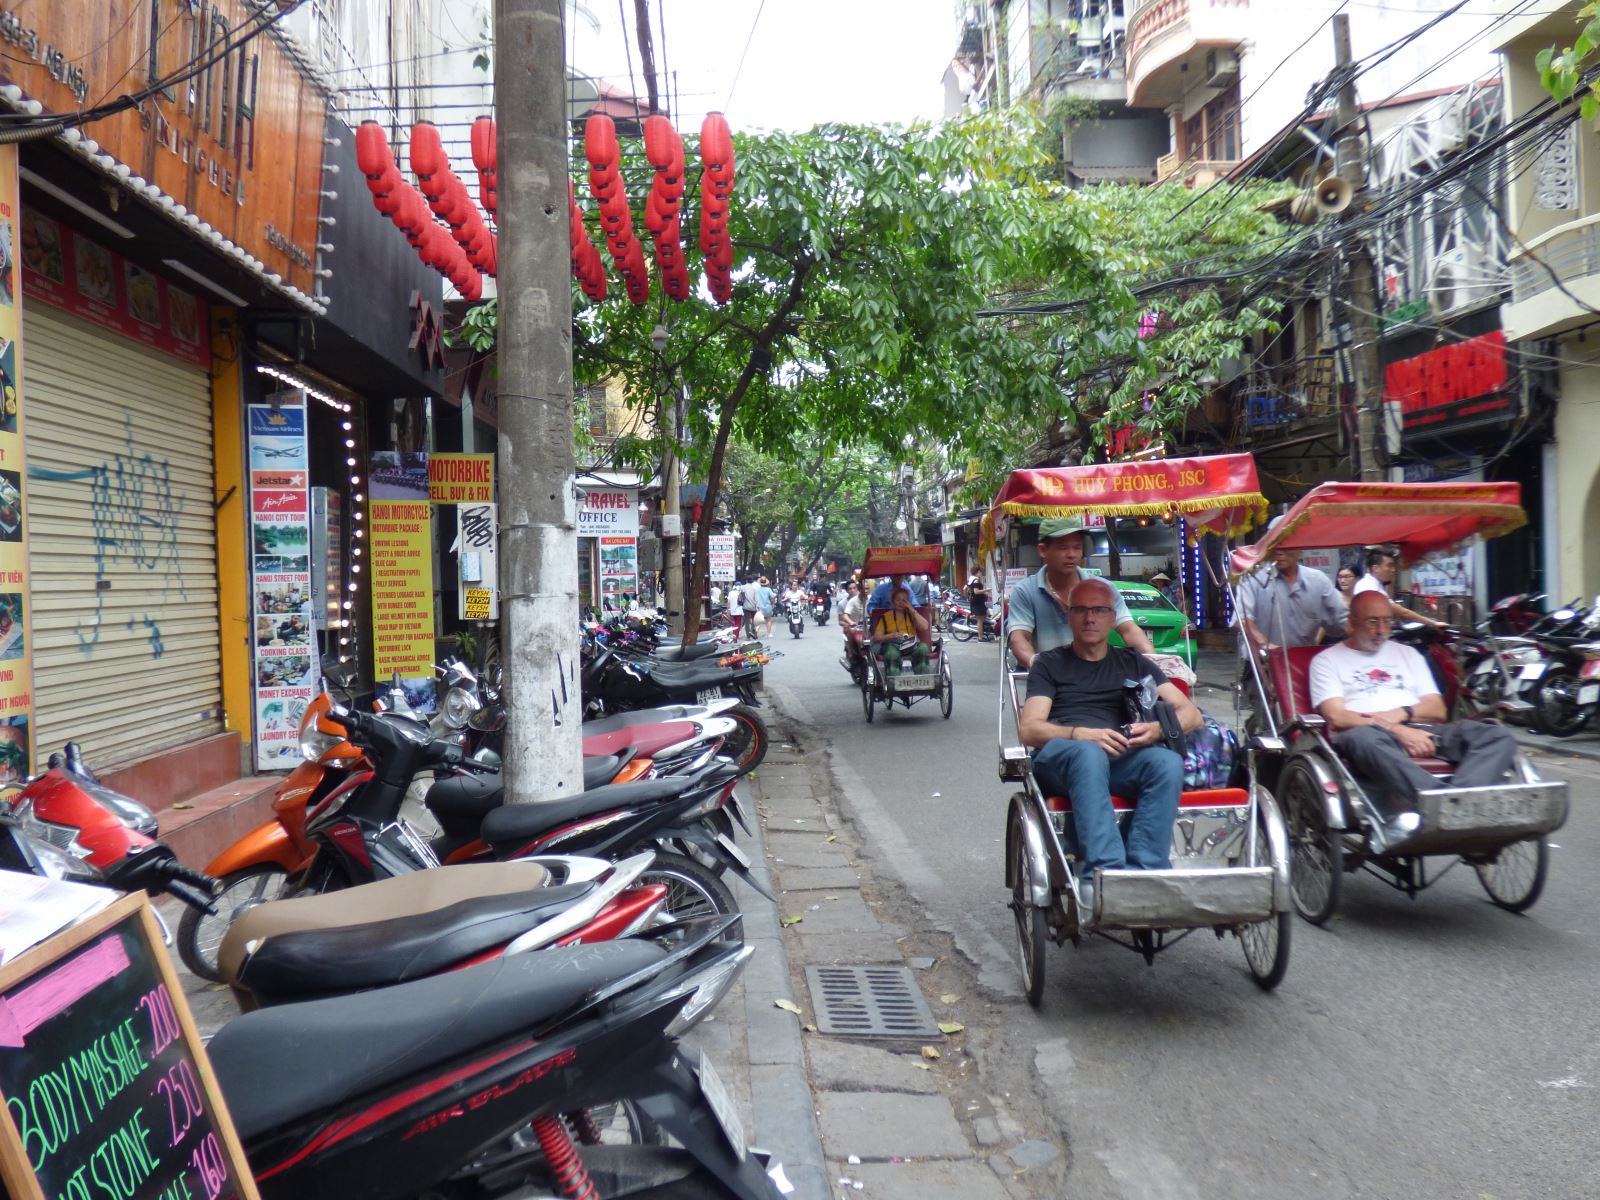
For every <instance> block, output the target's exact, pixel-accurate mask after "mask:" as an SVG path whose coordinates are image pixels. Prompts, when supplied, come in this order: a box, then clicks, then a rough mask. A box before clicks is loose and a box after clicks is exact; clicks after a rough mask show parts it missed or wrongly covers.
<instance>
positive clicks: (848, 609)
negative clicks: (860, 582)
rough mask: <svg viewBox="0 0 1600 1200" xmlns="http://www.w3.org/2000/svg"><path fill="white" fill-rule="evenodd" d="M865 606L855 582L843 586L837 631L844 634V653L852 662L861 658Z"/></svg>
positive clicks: (864, 629)
mask: <svg viewBox="0 0 1600 1200" xmlns="http://www.w3.org/2000/svg"><path fill="white" fill-rule="evenodd" d="M866 625H867V605H866V601H864V600H863V599H862V598H861V589H860V588H859V587H857V586H856V581H855V580H853V579H852V580H850V582H848V583H846V584H845V585H844V607H843V608H841V609H840V610H839V630H840V632H841V633H843V634H844V652H845V654H846V655H848V656H849V658H850V659H851V660H852V661H854V660H855V659H857V658H859V657H860V656H861V643H862V642H863V641H864V640H865V638H866Z"/></svg>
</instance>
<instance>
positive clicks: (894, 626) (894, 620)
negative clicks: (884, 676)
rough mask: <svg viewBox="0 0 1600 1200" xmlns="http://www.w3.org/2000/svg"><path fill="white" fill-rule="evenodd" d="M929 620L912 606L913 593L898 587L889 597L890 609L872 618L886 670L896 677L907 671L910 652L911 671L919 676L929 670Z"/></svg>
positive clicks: (873, 633) (876, 639)
mask: <svg viewBox="0 0 1600 1200" xmlns="http://www.w3.org/2000/svg"><path fill="white" fill-rule="evenodd" d="M927 634H928V621H927V618H926V617H924V616H923V615H922V614H921V613H919V612H918V611H917V610H916V609H914V608H912V607H911V593H910V592H909V591H908V590H907V589H906V588H905V587H903V586H902V587H897V588H895V589H894V591H893V592H891V593H890V596H889V607H888V608H886V609H884V610H882V611H881V612H879V613H877V614H876V615H875V616H874V617H873V619H872V641H873V644H874V645H876V646H877V647H878V648H879V649H880V650H881V651H882V653H883V663H884V668H885V670H886V671H887V672H888V673H889V674H891V675H893V674H895V673H896V672H897V671H902V670H904V663H903V662H902V656H903V655H904V653H905V652H906V651H907V650H909V651H910V652H911V668H912V670H914V671H915V672H916V673H917V674H919V675H920V674H921V673H922V672H924V671H926V670H927V669H928V645H927V643H926V642H924V641H923V640H922V639H923V637H925V636H926V635H927Z"/></svg>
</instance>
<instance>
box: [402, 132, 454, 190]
mask: <svg viewBox="0 0 1600 1200" xmlns="http://www.w3.org/2000/svg"><path fill="white" fill-rule="evenodd" d="M411 169H412V171H413V172H415V173H416V176H417V178H418V179H420V180H422V181H423V182H425V183H426V182H427V181H428V180H430V179H432V178H433V176H434V174H435V173H436V172H438V171H441V170H444V171H448V170H449V169H450V160H449V159H448V158H446V157H445V153H444V146H443V144H442V143H441V142H440V141H439V130H438V128H437V127H435V125H434V124H433V122H432V121H418V122H417V123H416V124H415V125H413V126H412V127H411Z"/></svg>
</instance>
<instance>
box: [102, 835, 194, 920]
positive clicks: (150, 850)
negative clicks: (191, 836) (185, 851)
mask: <svg viewBox="0 0 1600 1200" xmlns="http://www.w3.org/2000/svg"><path fill="white" fill-rule="evenodd" d="M106 882H107V883H109V884H111V885H112V886H113V887H116V888H118V889H120V890H122V891H126V892H132V891H144V892H148V893H150V894H151V895H152V896H155V895H160V894H161V893H162V892H166V893H167V894H168V895H170V896H175V897H177V898H178V899H179V900H181V901H183V902H184V903H185V904H187V905H189V907H191V908H197V909H199V910H200V911H202V912H207V913H214V912H216V911H217V908H216V904H215V903H214V902H213V901H212V898H211V897H212V894H213V892H214V891H215V890H216V886H217V881H216V880H215V879H213V878H211V876H209V875H207V874H205V873H204V872H203V871H196V870H195V869H194V868H192V867H186V866H184V865H183V864H182V863H181V862H179V861H178V859H177V857H176V856H175V855H174V854H173V853H172V850H171V848H170V847H168V846H165V845H162V844H161V843H160V842H157V843H156V844H154V845H152V846H149V847H147V848H146V849H143V850H138V851H135V852H134V853H132V854H129V855H128V856H127V857H126V858H124V859H122V860H121V861H120V862H117V863H115V864H114V865H113V866H111V867H110V868H108V869H107V871H106Z"/></svg>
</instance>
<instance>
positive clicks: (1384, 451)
mask: <svg viewBox="0 0 1600 1200" xmlns="http://www.w3.org/2000/svg"><path fill="white" fill-rule="evenodd" d="M1333 56H1334V64H1335V66H1336V68H1337V69H1338V70H1339V72H1340V83H1339V106H1338V112H1337V119H1338V122H1339V144H1338V147H1337V150H1336V157H1335V160H1334V161H1335V164H1336V167H1337V169H1338V173H1339V175H1340V177H1341V178H1343V179H1344V181H1345V182H1346V183H1348V184H1349V185H1350V196H1351V201H1350V207H1349V208H1347V209H1346V210H1345V212H1344V216H1343V221H1344V224H1345V225H1346V226H1347V228H1346V229H1345V230H1344V231H1343V248H1344V260H1345V269H1346V271H1347V272H1348V274H1349V288H1350V291H1349V296H1350V299H1349V302H1348V303H1347V304H1346V305H1345V313H1346V315H1347V317H1348V322H1347V323H1348V325H1349V329H1350V346H1349V355H1350V360H1349V361H1350V374H1351V386H1352V388H1353V389H1354V391H1355V402H1356V431H1355V433H1356V437H1355V446H1354V448H1353V453H1352V454H1351V459H1352V464H1351V465H1352V466H1354V467H1355V469H1356V477H1357V478H1358V479H1361V480H1363V481H1367V482H1375V481H1381V480H1383V479H1384V478H1385V477H1386V473H1385V470H1384V467H1383V463H1384V461H1385V459H1386V458H1387V455H1388V447H1387V446H1386V445H1385V435H1384V424H1383V420H1382V414H1383V372H1382V371H1381V370H1380V369H1379V367H1378V318H1377V312H1378V302H1377V295H1376V289H1375V288H1374V287H1373V282H1372V276H1373V270H1372V254H1371V252H1370V251H1369V250H1368V248H1367V242H1366V239H1365V237H1364V236H1363V235H1362V234H1361V233H1360V232H1358V231H1357V230H1355V229H1353V228H1349V226H1350V225H1351V224H1352V223H1353V222H1354V220H1355V218H1356V217H1357V216H1358V215H1359V213H1360V212H1361V208H1362V193H1363V192H1364V191H1365V190H1366V183H1367V179H1366V161H1365V155H1364V154H1363V152H1362V147H1361V133H1360V126H1359V123H1358V117H1359V112H1358V109H1357V106H1356V81H1355V74H1354V69H1353V68H1354V58H1353V56H1352V55H1351V52H1350V17H1349V15H1348V14H1347V13H1336V14H1335V15H1334V18H1333Z"/></svg>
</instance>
